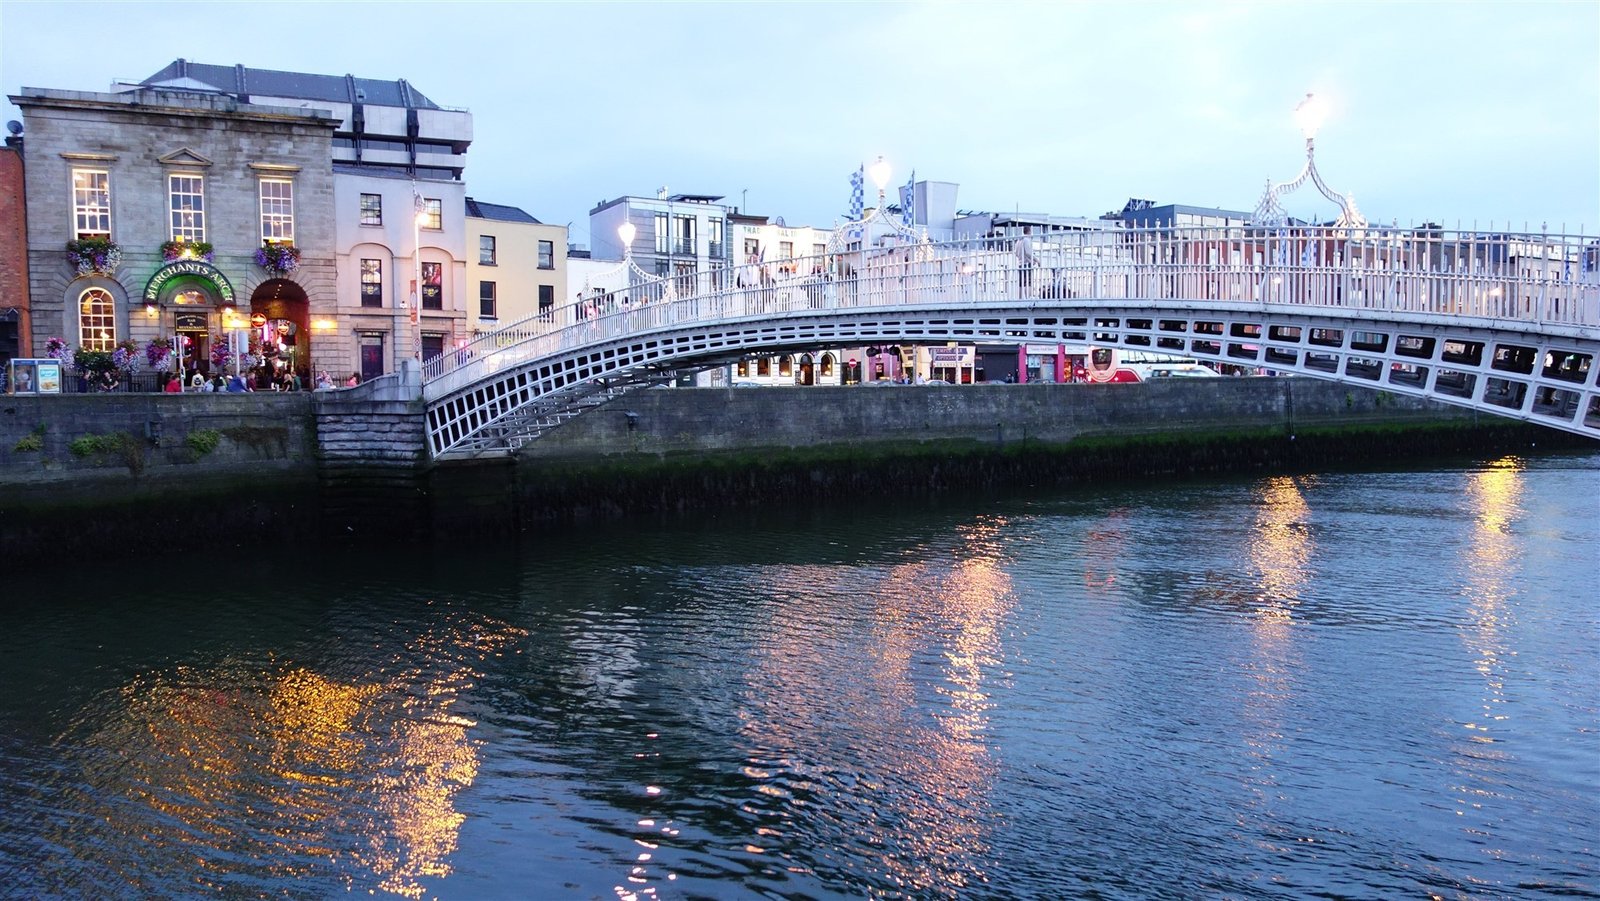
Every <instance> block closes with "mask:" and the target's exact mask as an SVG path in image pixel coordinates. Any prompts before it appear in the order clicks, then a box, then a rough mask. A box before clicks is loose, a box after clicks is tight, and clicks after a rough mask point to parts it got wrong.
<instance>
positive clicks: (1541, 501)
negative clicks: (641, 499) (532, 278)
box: [0, 455, 1600, 899]
mask: <svg viewBox="0 0 1600 901" xmlns="http://www.w3.org/2000/svg"><path fill="white" fill-rule="evenodd" d="M1597 497H1600V456H1597V455H1589V456H1576V457H1573V456H1567V457H1546V458H1535V459H1507V460H1499V461H1488V462H1483V463H1478V464H1473V465H1469V466H1461V467H1455V468H1436V469H1430V470H1425V471H1391V472H1352V473H1327V474H1322V475H1317V476H1309V477H1294V478H1261V479H1241V480H1224V481H1217V482H1185V483H1178V484H1168V485H1163V486H1159V487H1153V488H1150V487H1138V486H1108V487H1102V488H1098V489H1095V490H1090V491H1082V492H1077V493H1073V494H1065V495H1057V496H1050V497H1024V498H982V499H964V500H962V501H959V502H953V503H947V504H942V505H927V504H910V505H905V506H901V507H894V508H884V507H880V508H877V509H873V510H858V509H853V508H848V509H841V508H832V509H820V510H808V511H790V510H771V511H762V512H761V513H760V514H758V515H755V516H751V517H728V518H725V519H721V520H706V521H700V522H693V523H679V524H674V525H672V526H663V527H658V526H649V527H643V526H630V527H626V528H607V529H586V530H577V531H574V532H572V533H570V534H556V535H552V534H545V535H536V536H529V537H528V540H526V541H524V542H522V543H521V544H520V545H518V546H516V547H514V548H512V547H507V548H499V549H488V550H485V551H483V552H481V553H475V554H464V553H457V552H452V553H450V554H440V555H434V556H430V555H428V554H424V553H417V552H415V551H414V550H413V549H406V552H405V553H387V554H372V555H363V554H341V555H338V556H337V557H330V558H329V559H326V560H318V559H308V560H262V559H236V558H230V557H226V556H223V555H217V556H214V557H210V558H208V559H205V560H199V561H196V560H194V559H189V558H184V559H178V560H172V561H151V562H150V564H149V572H150V573H151V574H152V575H147V576H136V577H132V578H130V577H129V576H128V575H127V574H126V573H119V574H116V575H110V574H106V573H96V572H94V571H93V570H92V569H89V568H85V569H84V570H80V571H75V572H60V573H36V574H23V575H21V576H19V577H18V578H16V579H13V580H10V584H9V585H8V587H12V588H13V591H11V592H9V593H8V598H7V600H6V601H5V602H4V605H3V609H0V612H3V613H4V614H5V615H6V618H7V622H8V624H9V627H8V629H7V630H5V632H4V633H0V649H3V651H4V653H3V654H0V685H3V686H4V687H5V691H4V692H0V895H3V896H5V897H19V898H21V897H27V898H33V897H155V898H161V897H174V898H176V897H193V896H195V895H201V894H214V895H220V896H222V897H241V898H245V897H268V896H270V897H289V898H324V897H328V896H332V895H343V894H355V893H360V894H368V893H373V894H377V895H380V896H382V895H390V896H400V897H443V898H486V897H517V898H523V897H580V898H590V897H606V898H691V897H771V898H830V897H851V898H858V897H873V898H940V897H945V898H970V897H981V898H1038V897H1090V898H1141V899H1142V898H1196V897H1202V898H1307V897H1322V898H1392V897H1437V898H1449V899H1469V898H1472V899H1475V898H1484V899H1490V898H1520V897H1526V898H1536V897H1547V896H1558V897H1600V849H1597V845H1600V655H1597V654H1596V648H1597V647H1600V610H1597V607H1596V604H1595V594H1594V585H1595V576H1596V571H1597V567H1596V561H1597V560H1600V510H1597V505H1596V501H1595V499H1596V498H1597Z"/></svg>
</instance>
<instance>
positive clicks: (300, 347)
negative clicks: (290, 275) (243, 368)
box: [250, 278, 312, 385]
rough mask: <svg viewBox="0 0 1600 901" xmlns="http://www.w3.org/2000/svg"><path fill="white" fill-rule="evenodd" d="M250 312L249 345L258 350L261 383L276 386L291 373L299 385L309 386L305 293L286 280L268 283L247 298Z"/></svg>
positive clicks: (308, 318) (308, 315) (308, 309)
mask: <svg viewBox="0 0 1600 901" xmlns="http://www.w3.org/2000/svg"><path fill="white" fill-rule="evenodd" d="M250 312H251V316H250V343H251V344H254V345H257V346H259V347H260V350H261V371H260V372H259V373H258V374H257V375H258V378H259V379H260V380H261V382H263V383H265V384H267V385H273V384H278V383H279V382H280V381H281V380H282V379H283V378H284V377H285V376H287V375H288V374H289V373H291V372H292V373H295V374H297V375H299V376H300V383H301V384H302V385H310V384H311V383H312V379H311V299H310V298H309V297H307V296H306V290H305V289H304V288H302V287H300V285H299V284H297V283H295V282H292V281H290V280H288V279H286V278H274V279H268V280H267V281H264V282H262V283H261V284H260V285H258V286H256V290H255V292H254V293H252V294H251V295H250Z"/></svg>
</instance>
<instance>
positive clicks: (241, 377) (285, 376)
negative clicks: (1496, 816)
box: [162, 369, 361, 394]
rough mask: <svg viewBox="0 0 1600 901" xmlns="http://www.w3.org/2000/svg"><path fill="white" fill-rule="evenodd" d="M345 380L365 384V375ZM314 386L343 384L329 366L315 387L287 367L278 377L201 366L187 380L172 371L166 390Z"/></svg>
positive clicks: (220, 391) (226, 391)
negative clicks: (229, 372)
mask: <svg viewBox="0 0 1600 901" xmlns="http://www.w3.org/2000/svg"><path fill="white" fill-rule="evenodd" d="M343 383H344V387H347V388H353V387H355V386H356V385H358V384H360V383H361V375H360V374H359V373H354V372H352V373H350V376H349V377H348V378H346V379H344V380H343ZM313 387H315V389H316V390H318V391H325V390H328V389H331V388H335V387H339V386H338V385H335V384H334V381H333V379H332V378H331V377H329V375H328V371H327V370H325V369H324V370H323V371H321V372H319V373H317V379H316V382H315V384H314V386H313V385H308V384H306V381H305V379H302V378H301V377H300V373H298V372H295V371H294V370H292V369H285V370H283V371H282V372H280V373H278V375H277V376H276V377H273V376H272V375H271V374H270V373H266V372H254V373H244V374H234V375H222V374H221V373H218V374H215V375H209V376H208V375H206V374H205V373H202V372H200V371H199V370H197V369H191V370H189V375H188V378H187V380H186V379H185V378H184V376H182V375H181V374H179V373H176V372H174V373H172V374H171V375H170V376H169V377H168V378H167V381H166V382H165V384H164V385H163V387H162V390H163V391H164V392H166V393H167V394H182V393H184V392H195V393H200V394H250V393H254V392H257V391H309V390H311V389H312V388H313Z"/></svg>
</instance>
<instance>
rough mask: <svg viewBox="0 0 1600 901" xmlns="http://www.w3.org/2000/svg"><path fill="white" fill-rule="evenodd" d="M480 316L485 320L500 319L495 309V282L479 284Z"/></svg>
mask: <svg viewBox="0 0 1600 901" xmlns="http://www.w3.org/2000/svg"><path fill="white" fill-rule="evenodd" d="M478 315H479V316H480V317H482V318H484V319H498V318H500V315H499V314H498V313H496V312H495V308H494V282H478Z"/></svg>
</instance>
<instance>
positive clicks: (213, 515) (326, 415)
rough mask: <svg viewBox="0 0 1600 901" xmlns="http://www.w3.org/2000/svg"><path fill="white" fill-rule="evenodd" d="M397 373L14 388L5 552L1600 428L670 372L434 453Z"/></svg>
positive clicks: (1448, 413) (8, 558)
mask: <svg viewBox="0 0 1600 901" xmlns="http://www.w3.org/2000/svg"><path fill="white" fill-rule="evenodd" d="M406 393H407V391H406V390H405V387H404V386H400V385H398V384H395V385H386V384H382V383H381V380H380V383H374V384H373V385H372V386H371V387H370V388H369V386H368V385H363V386H361V387H360V388H356V389H348V390H343V391H336V392H315V393H300V394H270V393H261V394H245V395H229V394H220V395H219V394H178V395H168V394H142V395H141V394H125V393H113V394H84V395H60V396H49V397H12V396H0V570H3V568H4V567H5V566H8V565H16V564H18V563H19V562H23V561H27V560H29V559H31V557H32V555H38V554H52V553H54V554H74V553H82V552H83V551H85V550H86V549H90V548H94V549H104V550H106V551H107V552H108V553H112V554H115V553H116V552H128V553H133V552H138V551H141V550H146V549H152V548H174V547H185V546H188V544H189V542H190V541H191V540H192V537H193V536H204V537H207V538H209V539H213V540H218V541H224V542H227V543H229V544H237V545H246V544H252V543H261V544H271V545H274V546H281V545H292V544H295V543H297V542H301V541H305V542H311V541H322V540H325V539H327V538H329V537H354V538H382V539H386V540H404V541H407V542H424V543H425V542H430V541H431V542H440V541H445V540H448V539H449V538H451V537H459V536H469V535H478V534H484V533H491V534H493V533H505V532H512V531H516V530H517V529H520V528H527V527H530V526H535V525H539V524H542V523H548V522H552V521H565V520H569V519H582V518H588V517H597V516H629V515H637V514H649V513H662V512H666V513H672V512H683V511H686V510H696V509H709V508H715V507H718V506H727V505H743V504H755V503H769V502H778V503H782V502H788V501H799V500H814V499H823V498H850V497H854V496H858V495H863V494H875V495H879V496H883V495H886V494H894V493H898V492H926V491H940V490H946V489H951V488H963V487H982V488H988V487H1000V486H1006V485H1012V486H1014V485H1022V486H1028V485H1038V486H1041V487H1043V486H1046V485H1050V484H1058V483H1060V482H1062V481H1063V480H1066V481H1071V480H1077V479H1084V478H1092V477H1097V476H1106V475H1112V476H1117V475H1122V476H1143V475H1149V474H1151V473H1183V472H1194V471H1225V470H1239V469H1261V468H1294V467H1300V468H1308V467H1316V466H1320V465H1332V464H1337V463H1341V462H1364V461H1372V460H1376V461H1393V460H1401V459H1408V458H1425V457H1430V456H1438V455H1440V454H1445V453H1450V452H1454V451H1461V452H1468V453H1472V452H1480V453H1481V452H1489V451H1490V450H1494V449H1506V448H1525V447H1527V445H1528V444H1529V443H1534V442H1537V443H1538V444H1539V445H1540V446H1541V447H1559V446H1563V445H1566V446H1575V445H1582V446H1588V445H1591V444H1592V442H1589V441H1587V440H1586V439H1582V438H1579V437H1577V436H1568V435H1566V434H1565V433H1561V432H1556V431H1553V430H1550V429H1546V428H1541V427H1536V426H1527V425H1523V424H1519V423H1515V422H1512V421H1510V420H1503V419H1497V418H1494V417H1489V416H1483V415H1481V414H1477V413H1474V412H1472V411H1469V410H1465V409H1462V408H1457V407H1451V406H1446V405H1441V404H1437V403H1435V402H1432V401H1428V400H1423V399H1417V398H1409V397H1405V396H1399V395H1392V394H1388V393H1385V392H1377V391H1371V390H1367V389H1363V388H1357V387H1350V386H1344V385H1340V384H1337V383H1333V382H1325V381H1320V380H1314V379H1305V378H1252V379H1204V380H1194V381H1184V382H1180V381H1172V382H1164V383H1146V384H1142V385H974V386H948V387H946V386H920V387H904V386H902V387H884V388H867V387H850V388H805V389H801V388H794V389H789V388H769V389H659V390H657V389H651V390H644V391H640V392H636V393H634V394H632V395H629V396H626V397H623V398H621V399H619V400H617V401H616V402H614V403H612V404H610V405H608V406H606V407H602V408H600V409H599V410H596V411H593V412H590V413H588V414H585V415H584V416H581V417H578V418H577V419H574V420H572V421H570V422H568V423H567V424H565V425H563V426H562V427H561V428H559V429H557V430H555V431H554V432H551V433H550V434H548V435H546V436H545V437H544V438H542V439H540V440H538V441H535V442H533V443H531V444H529V445H527V446H526V447H524V448H523V449H522V450H521V451H519V452H518V453H517V454H516V455H514V456H511V457H500V458H485V459H480V460H469V461H460V462H447V463H442V464H436V463H433V462H431V461H430V460H429V459H428V458H427V455H426V452H425V445H424V438H425V435H424V431H423V428H424V426H423V417H422V404H421V403H420V402H419V401H415V400H405V399H403V398H404V396H405V394H406Z"/></svg>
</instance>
